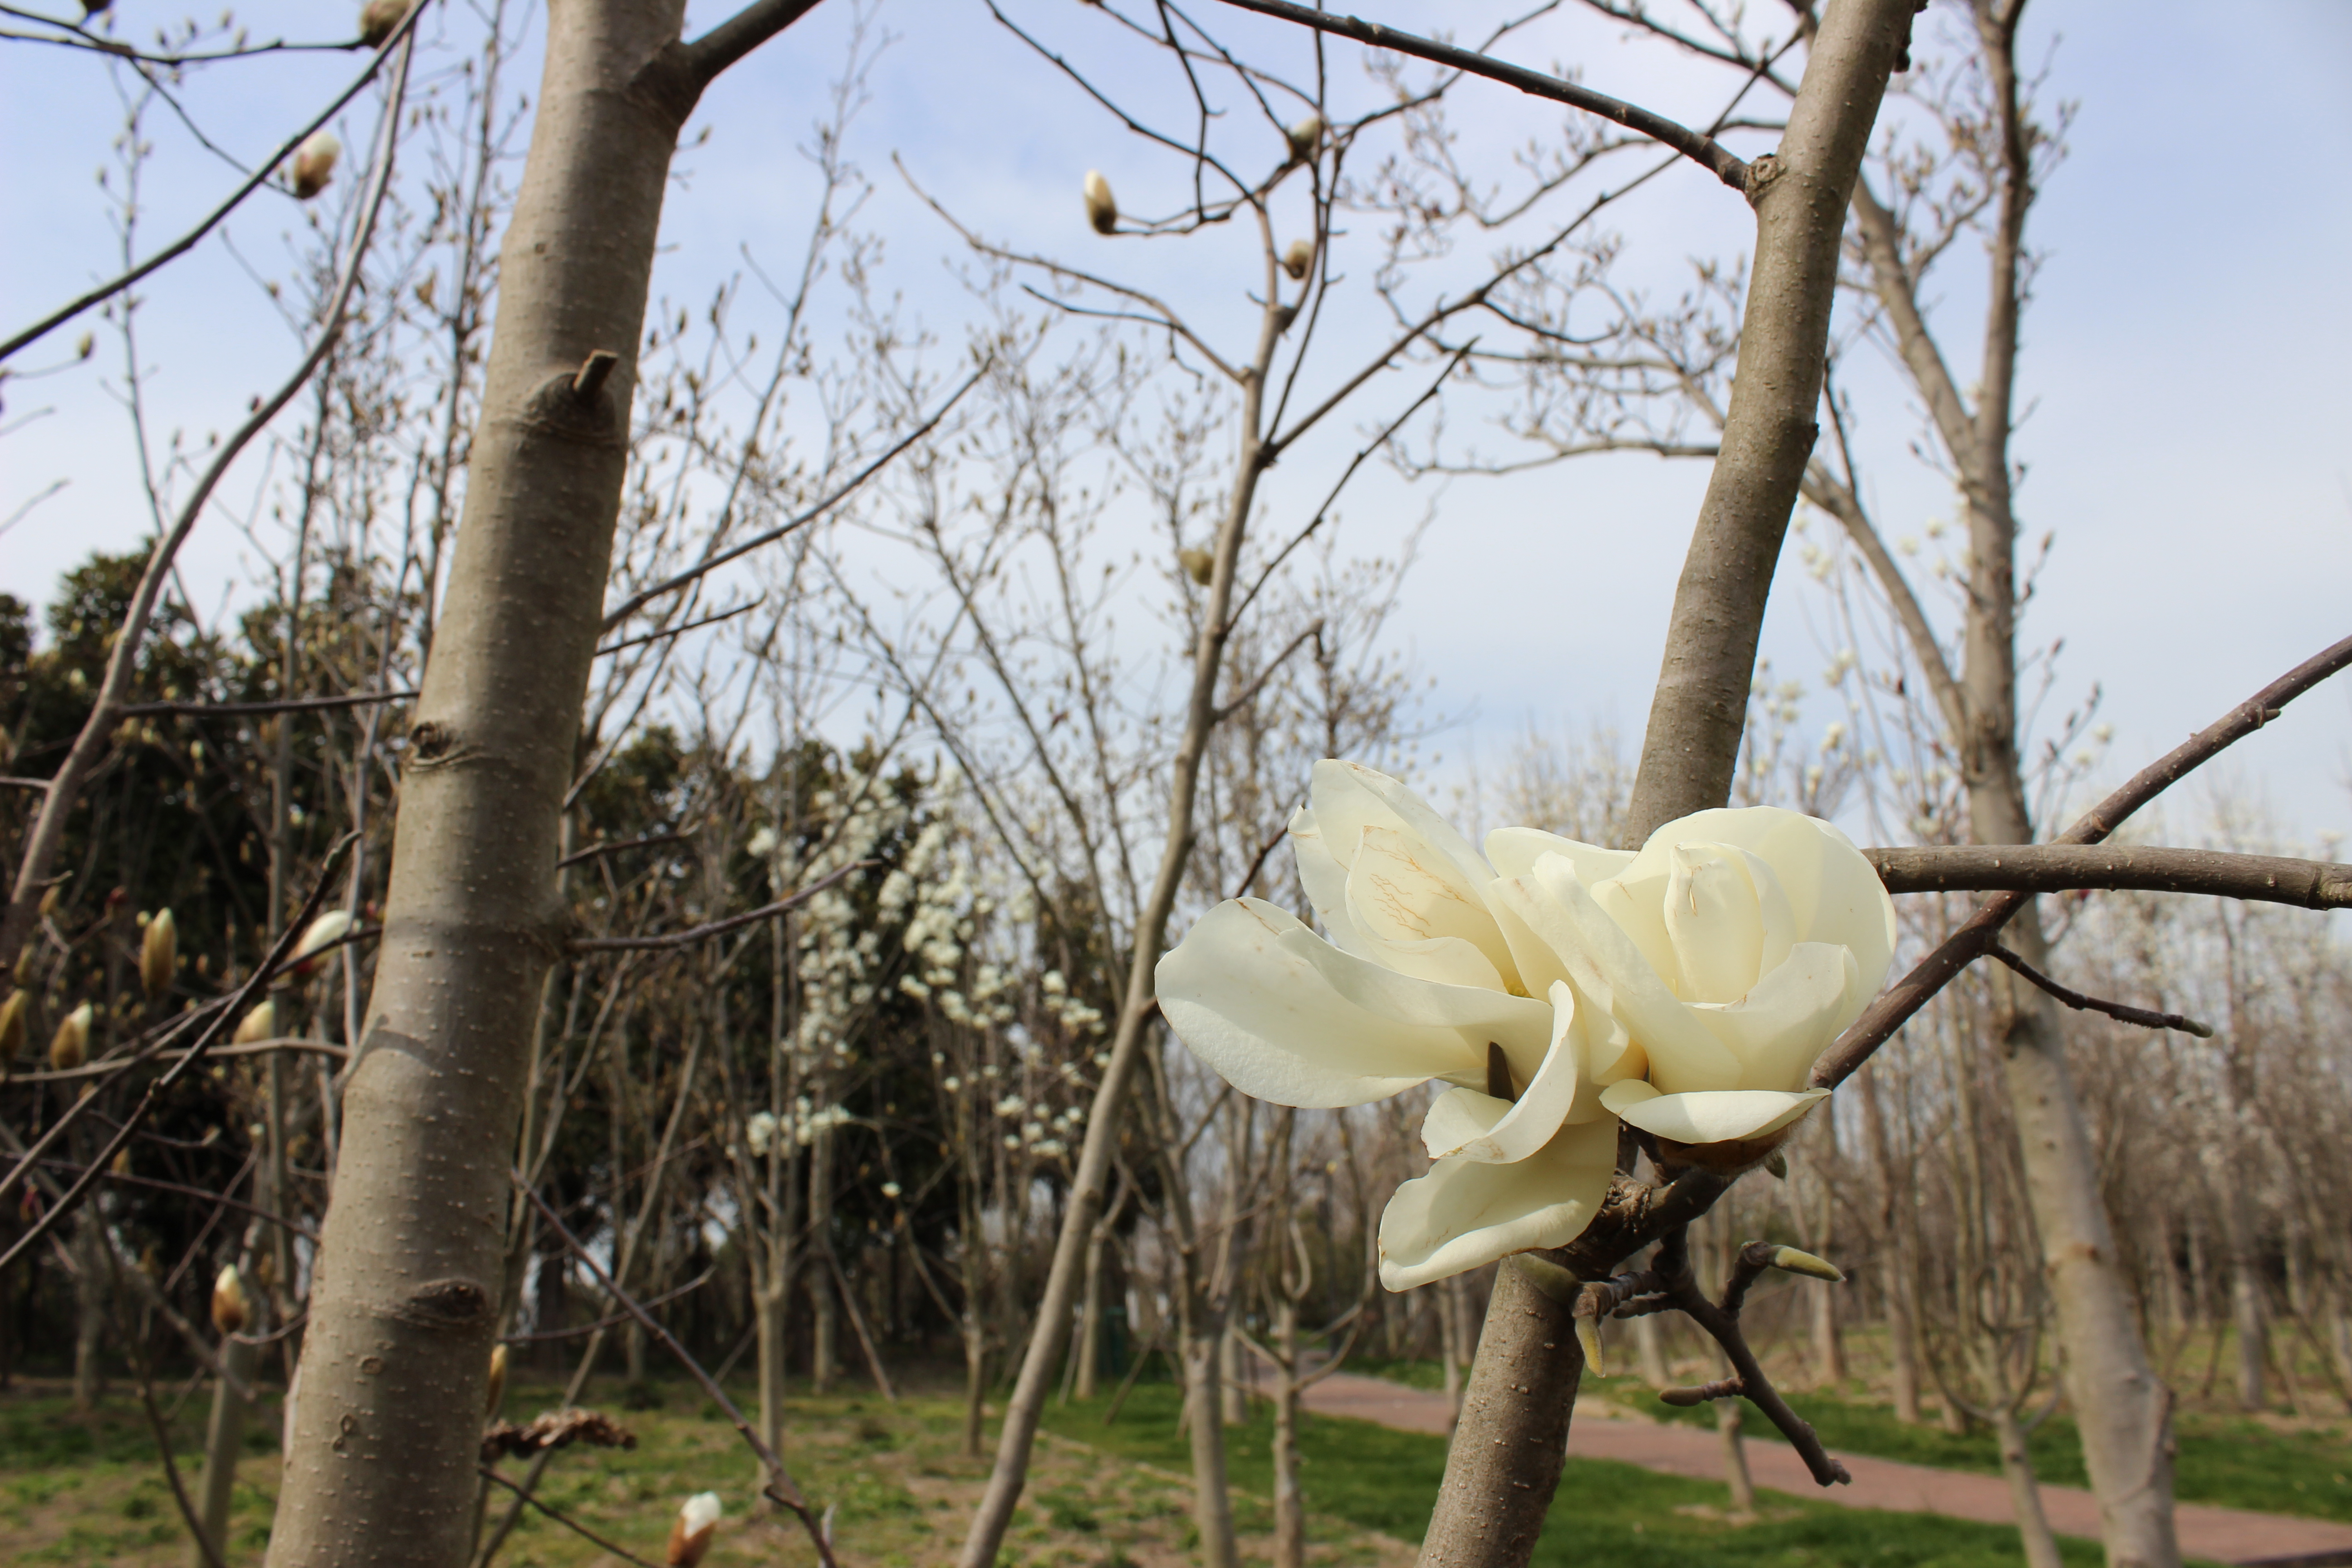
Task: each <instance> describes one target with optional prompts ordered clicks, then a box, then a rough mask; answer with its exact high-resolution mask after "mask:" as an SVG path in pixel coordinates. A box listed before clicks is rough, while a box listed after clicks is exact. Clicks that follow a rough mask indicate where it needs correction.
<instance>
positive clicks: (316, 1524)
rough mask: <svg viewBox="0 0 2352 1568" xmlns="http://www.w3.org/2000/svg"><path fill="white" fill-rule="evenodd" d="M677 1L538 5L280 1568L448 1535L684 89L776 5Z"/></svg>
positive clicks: (495, 1277)
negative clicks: (685, 35)
mask: <svg viewBox="0 0 2352 1568" xmlns="http://www.w3.org/2000/svg"><path fill="white" fill-rule="evenodd" d="M798 9H804V7H801V8H798ZM684 10H685V6H684V0H562V3H561V4H557V5H553V6H551V7H550V9H549V15H548V32H547V40H546V46H545V55H546V63H545V68H544V71H543V74H542V77H541V89H540V92H539V95H538V99H537V101H536V103H535V104H534V109H535V110H536V114H537V119H536V122H535V123H534V125H533V127H532V132H531V142H530V155H529V158H528V160H527V161H526V163H525V165H524V170H523V175H522V181H521V185H520V192H519V195H518V199H517V202H516V205H515V209H514V215H513V217H512V219H511V221H510V223H509V226H508V229H507V235H506V243H505V246H504V249H503V254H502V256H501V258H500V262H499V307H498V320H497V326H496V329H495V331H494V333H493V335H492V339H491V345H490V355H489V363H488V373H487V376H486V380H485V384H484V387H483V393H482V399H481V414H480V418H479V423H478V429H477V432H476V435H475V437H474V441H473V444H472V447H471V459H470V465H469V476H470V477H469V480H468V484H467V494H466V510H465V516H464V519H463V521H462V525H461V526H460V528H459V529H458V531H457V542H456V545H455V557H454V559H453V561H452V563H451V567H450V575H449V584H448V588H447V591H446V595H445V605H444V614H443V616H442V617H441V620H440V623H439V626H438V631H437V635H436V638H435V641H434V646H433V654H432V659H431V662H430V664H429V665H428V667H427V668H426V669H425V680H424V690H423V695H422V696H421V697H420V699H419V700H418V701H417V704H416V708H415V722H414V723H413V725H412V727H411V729H410V731H409V739H410V746H409V750H408V752H407V760H406V763H405V765H404V769H403V774H402V783H401V801H400V812H399V816H398V820H397V823H396V827H395V836H394V847H393V856H392V871H391V885H390V889H389V893H388V897H387V900H386V914H385V920H384V925H383V938H382V941H381V942H380V944H379V949H378V957H377V964H376V973H375V990H374V994H373V996H372V997H371V998H370V999H369V1004H368V1007H367V1010H366V1012H365V1014H364V1020H365V1034H364V1036H363V1037H362V1038H361V1039H360V1040H359V1041H357V1042H355V1043H354V1045H353V1049H352V1058H351V1062H350V1065H349V1067H348V1068H347V1069H346V1088H345V1089H344V1103H343V1108H342V1109H343V1120H342V1127H341V1149H340V1152H339V1155H338V1162H337V1165H336V1169H335V1192H334V1199H335V1201H334V1202H333V1204H332V1205H331V1206H330V1208H329V1210H328V1213H327V1217H326V1222H325V1226H324V1233H323V1237H322V1240H321V1244H320V1256H319V1260H318V1269H317V1275H316V1279H315V1283H314V1289H313V1290H312V1293H311V1299H310V1327H309V1331H308V1337H307V1340H306V1342H305V1344H304V1346H303V1356H302V1380H301V1396H300V1398H299V1400H298V1401H297V1402H296V1405H295V1409H294V1412H293V1418H292V1421H291V1423H290V1426H291V1434H290V1440H289V1444H288V1447H287V1452H286V1456H285V1471H284V1478H283V1484H282V1486H281V1489H280V1491H279V1497H278V1513H277V1521H276V1527H275V1530H274V1531H273V1533H272V1536H271V1539H270V1544H269V1553H270V1555H269V1560H270V1562H272V1563H278V1564H284V1565H289V1568H290V1565H293V1564H301V1565H302V1568H328V1565H330V1564H340V1563H369V1564H372V1565H379V1568H404V1565H407V1564H415V1565H417V1568H427V1565H430V1568H451V1565H454V1564H457V1563H461V1562H463V1561H464V1560H465V1559H466V1556H467V1551H468V1548H469V1545H470V1540H471V1534H472V1529H473V1508H472V1503H473V1499H474V1493H475V1489H476V1487H477V1485H478V1481H477V1479H476V1473H475V1472H476V1466H477V1464H478V1440H479V1433H480V1427H479V1420H478V1417H479V1415H480V1414H481V1409H482V1400H483V1394H484V1392H485V1383H486V1379H487V1377H488V1365H489V1352H490V1345H491V1342H492V1340H493V1338H494V1337H495V1335H496V1333H497V1317H498V1298H499V1280H500V1278H501V1270H502V1266H503V1257H502V1254H503V1249H504V1242H505V1234H506V1225H505V1216H506V1213H507V1208H508V1204H509V1165H510V1163H511V1160H512V1158H513V1152H514V1136H515V1129H516V1125H517V1122H518V1120H519V1118H520V1111H521V1096H522V1089H523V1084H524V1078H525V1068H526V1056H527V1053H528V1049H529V1045H530V1033H531V1026H532V1023H533V1019H534V1016H535V1014H536V1012H537V1008H538V1002H539V980H540V976H541V973H543V971H544V969H545V967H546V965H547V963H548V961H549V953H550V951H551V949H553V948H554V947H555V946H556V945H557V944H559V943H560V942H562V930H563V928H562V910H561V908H560V904H559V900H558V899H557V896H556V871H555V862H556V859H557V855H556V845H557V837H558V832H559V818H560V816H561V813H562V804H563V798H564V793H565V790H566V788H567V787H568V786H569V784H570V783H571V780H572V764H573V758H574V743H575V740H576V737H577V733H578V730H579V716H580V710H581V704H582V702H583V699H584V697H585V694H586V690H587V683H588V673H589V667H590V664H591V662H592V660H593V657H594V654H595V650H596V641H597V637H598V632H599V628H600V626H601V624H602V620H603V602H604V590H605V584H606V581H607V578H608V576H609V574H610V563H611V556H612V539H613V529H614V518H615V516H616V514H617V512H618V509H619V503H620V496H621V487H622V481H623V479H624V476H625V468H626V465H627V456H628V453H627V437H628V406H629V399H630V395H631V393H632V391H633V389H634V386H635V365H636V351H637V345H638V343H639V342H641V341H642V339H643V333H644V328H645V308H646V287H647V281H648V279H649V276H650V274H651V270H652V266H653V257H654V248H655V241H656V237H657V234H658V229H659V225H660V218H661V205H662V197H663V195H664V193H665V191H666V190H667V184H668V179H669V164H670V155H671V152H672V150H673V148H674V146H675V144H676V142H677V132H678V129H679V127H680V126H681V125H682V124H683V123H684V121H685V118H686V116H687V114H688V112H690V111H691V110H692V109H693V106H694V103H695V101H696V100H697V98H698V96H699V94H700V90H701V87H702V85H703V83H704V82H706V81H707V80H708V79H709V78H710V77H711V76H713V75H715V74H716V73H717V72H718V71H719V70H720V69H723V68H725V66H726V65H727V64H728V63H730V61H731V60H732V59H734V58H740V55H741V54H742V53H743V52H744V51H745V50H746V49H748V48H750V47H753V46H754V45H755V44H756V43H757V41H758V40H759V39H760V38H761V37H766V36H768V35H769V34H771V33H772V32H773V31H774V30H775V29H776V28H778V27H780V26H783V25H784V23H785V22H786V21H788V20H790V18H791V16H793V15H797V9H795V8H789V7H787V8H785V9H783V10H782V11H778V10H776V9H774V8H771V7H762V8H761V16H759V17H757V18H756V19H754V20H753V21H752V22H751V23H749V24H746V25H745V26H741V27H738V26H736V24H735V23H729V24H726V25H723V26H722V27H721V28H720V29H719V34H714V35H713V36H712V37H711V38H709V39H705V40H701V41H699V42H698V43H697V44H696V45H695V46H693V47H686V46H682V45H681V44H680V43H679V41H678V29H679V26H680V22H681V19H682V17H683V15H684ZM739 20H740V18H739ZM720 34H723V35H725V37H723V38H722V37H719V35H720ZM592 355H593V356H596V357H595V358H594V359H593V360H592V358H591V356H592Z"/></svg>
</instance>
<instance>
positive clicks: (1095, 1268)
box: [1072, 1227, 1110, 1399]
mask: <svg viewBox="0 0 2352 1568" xmlns="http://www.w3.org/2000/svg"><path fill="white" fill-rule="evenodd" d="M1109 1246H1110V1237H1108V1235H1106V1234H1103V1233H1102V1231H1101V1229H1100V1227H1097V1232H1096V1236H1095V1238H1094V1245H1093V1246H1092V1247H1088V1248H1087V1290H1086V1296H1085V1299H1084V1300H1083V1301H1082V1303H1081V1304H1080V1306H1079V1309H1078V1366H1077V1376H1076V1381H1075V1382H1074V1383H1073V1384H1072V1389H1073V1392H1074V1393H1075V1394H1076V1396H1077V1397H1078V1398H1080V1399H1092V1398H1093V1397H1094V1396H1095V1381H1096V1375H1097V1366H1096V1363H1098V1362H1100V1361H1101V1360H1102V1316H1103V1300H1102V1294H1103V1254H1104V1252H1105V1251H1106V1250H1108V1247H1109Z"/></svg>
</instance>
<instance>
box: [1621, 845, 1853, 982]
mask: <svg viewBox="0 0 2352 1568" xmlns="http://www.w3.org/2000/svg"><path fill="white" fill-rule="evenodd" d="M1697 842H1704V843H1710V844H1727V845H1732V846H1735V847H1738V848H1741V849H1745V850H1748V852H1750V853H1751V854H1754V855H1756V856H1757V857H1759V858H1761V859H1762V860H1763V861H1764V862H1765V863H1766V864H1767V865H1769V866H1770V867H1771V868H1772V871H1773V874H1774V876H1776V877H1777V878H1778V879H1779V880H1780V887H1781V889H1782V890H1783V891H1784V892H1786V893H1787V895H1788V898H1789V907H1790V914H1791V915H1792V916H1793V917H1794V920H1795V922H1796V940H1797V941H1799V942H1836V943H1838V944H1840V945H1841V946H1844V947H1850V948H1852V949H1853V956H1854V962H1855V963H1858V964H1859V965H1860V966H1861V971H1862V981H1863V989H1864V992H1865V993H1867V994H1872V995H1874V994H1877V992H1878V989H1879V987H1880V986H1882V985H1884V984H1885V983H1886V971H1887V968H1888V966H1889V965H1890V964H1892V963H1894V961H1895V900H1893V899H1891V898H1889V897H1887V894H1886V886H1885V883H1883V882H1881V881H1880V880H1879V879H1878V873H1877V872H1876V871H1874V870H1873V869H1871V865H1870V861H1869V859H1868V858H1867V857H1865V856H1864V854H1863V852H1862V851H1861V850H1859V849H1857V848H1855V847H1853V839H1851V838H1848V837H1846V836H1845V835H1844V834H1843V833H1841V832H1840V831H1838V829H1837V828H1836V827H1835V826H1832V825H1831V824H1829V823H1826V822H1823V821H1822V820H1821V819H1820V818H1819V817H1813V816H1805V815H1804V814H1803V813H1801V812H1795V811H1789V810H1786V809H1783V808H1782V807H1780V806H1773V805H1757V806H1747V807H1742V808H1737V809H1724V810H1717V811H1701V812H1695V813H1693V814H1692V815H1690V816H1684V817H1677V818H1676V819H1675V820H1674V821H1672V822H1669V823H1667V824H1666V825H1665V826H1663V827H1661V828H1659V829H1658V830H1657V831H1656V832H1655V833H1653V834H1652V835H1650V837H1649V841H1648V842H1647V843H1645V844H1643V846H1642V849H1641V853H1640V854H1639V855H1638V856H1636V857H1635V858H1634V863H1633V866H1632V867H1631V868H1628V869H1627V870H1626V872H1625V873H1624V879H1625V880H1627V881H1628V882H1631V881H1633V880H1634V879H1638V878H1642V877H1644V876H1650V875H1657V876H1664V875H1665V874H1666V873H1667V871H1668V869H1669V867H1668V860H1667V857H1668V856H1669V855H1670V853H1671V852H1672V849H1673V847H1674V846H1675V845H1677V844H1688V843H1697Z"/></svg>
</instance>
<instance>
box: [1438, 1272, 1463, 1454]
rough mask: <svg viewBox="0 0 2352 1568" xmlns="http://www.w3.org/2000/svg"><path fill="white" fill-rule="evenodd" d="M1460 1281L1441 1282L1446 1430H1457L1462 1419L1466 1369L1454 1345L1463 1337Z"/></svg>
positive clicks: (1441, 1358)
mask: <svg viewBox="0 0 2352 1568" xmlns="http://www.w3.org/2000/svg"><path fill="white" fill-rule="evenodd" d="M1455 1288H1456V1281H1454V1280H1453V1279H1441V1280H1439V1281H1438V1282H1437V1357H1438V1364H1439V1366H1440V1368H1441V1370H1442V1371H1443V1372H1444V1376H1445V1408H1446V1411H1447V1416H1446V1422H1445V1429H1446V1430H1447V1431H1448V1432H1451V1431H1453V1429H1454V1426H1457V1425H1459V1424H1460V1422H1461V1420H1462V1369H1461V1368H1460V1367H1459V1366H1458V1365H1456V1364H1455V1363H1454V1346H1455V1344H1457V1343H1458V1342H1459V1340H1460V1318H1461V1303H1460V1302H1459V1301H1458V1300H1456V1299H1455V1297H1454V1290H1455Z"/></svg>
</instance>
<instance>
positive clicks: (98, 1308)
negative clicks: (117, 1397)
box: [73, 1153, 106, 1415]
mask: <svg viewBox="0 0 2352 1568" xmlns="http://www.w3.org/2000/svg"><path fill="white" fill-rule="evenodd" d="M82 1158H84V1159H88V1158H89V1155H88V1154H86V1153H85V1154H84V1155H83V1156H82ZM98 1224H99V1221H98V1216H97V1212H96V1206H95V1205H91V1204H84V1205H82V1207H81V1212H80V1213H79V1214H77V1215H74V1216H73V1231H74V1264H75V1268H76V1272H75V1274H74V1281H73V1288H74V1358H73V1402H74V1414H75V1415H89V1414H91V1413H92V1412H94V1411H95V1410H97V1408H98V1402H99V1399H100V1396H102V1395H103V1394H105V1393H106V1365H105V1362H104V1360H103V1352H104V1351H105V1348H106V1284H105V1279H104V1277H103V1275H102V1274H101V1272H100V1267H99V1260H100V1258H102V1257H103V1256H104V1254H103V1253H102V1252H101V1251H100V1247H103V1246H104V1245H105V1238H104V1237H101V1236H100V1234H99V1231H98Z"/></svg>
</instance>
